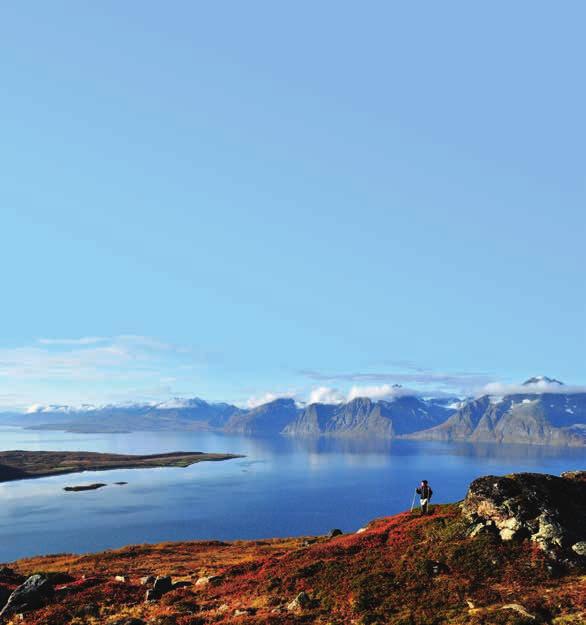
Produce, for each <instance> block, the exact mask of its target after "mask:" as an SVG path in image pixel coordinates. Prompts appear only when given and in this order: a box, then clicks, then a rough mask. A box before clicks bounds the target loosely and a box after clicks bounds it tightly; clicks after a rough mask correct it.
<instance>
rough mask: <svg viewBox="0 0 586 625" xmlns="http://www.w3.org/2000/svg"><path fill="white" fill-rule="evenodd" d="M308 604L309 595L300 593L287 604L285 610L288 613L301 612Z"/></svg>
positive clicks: (309, 602)
mask: <svg viewBox="0 0 586 625" xmlns="http://www.w3.org/2000/svg"><path fill="white" fill-rule="evenodd" d="M310 604H311V599H310V598H309V595H308V594H307V593H306V592H305V591H302V592H300V593H299V594H298V595H297V596H296V597H295V599H293V601H290V602H289V603H288V604H287V610H289V611H290V612H301V611H303V610H305V609H306V608H308V607H309V605H310Z"/></svg>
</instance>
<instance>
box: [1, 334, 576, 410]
mask: <svg viewBox="0 0 586 625" xmlns="http://www.w3.org/2000/svg"><path fill="white" fill-rule="evenodd" d="M387 366H388V368H389V370H381V369H377V370H362V371H360V370H358V371H338V372H330V371H324V370H318V369H301V370H299V369H297V370H295V369H293V370H292V371H291V372H290V373H289V374H288V375H289V376H290V378H291V380H290V383H288V382H287V381H285V382H284V383H280V384H278V385H277V384H275V385H273V386H272V388H271V381H270V379H268V380H266V381H265V382H267V383H268V384H267V385H265V384H263V382H262V381H261V382H260V383H259V381H258V379H256V380H254V382H253V383H252V384H251V383H250V382H249V381H248V380H247V383H246V384H245V383H244V382H242V383H240V382H239V379H240V376H239V374H238V371H237V370H236V371H233V372H231V373H226V372H225V371H222V370H221V368H220V370H219V371H216V370H213V367H212V366H210V365H209V362H208V361H207V360H206V355H205V354H204V353H202V352H200V351H198V350H196V349H194V348H190V347H186V346H181V345H175V344H173V343H170V342H168V341H163V340H160V339H158V338H155V337H150V336H142V335H135V334H121V335H116V336H111V337H108V336H98V335H89V334H88V335H87V336H82V337H76V338H71V337H44V338H39V339H37V340H36V341H34V342H33V343H32V344H31V345H27V346H16V347H4V348H0V410H7V409H17V410H25V409H29V410H32V411H36V410H39V409H42V407H43V406H47V405H50V406H62V407H63V406H66V407H67V406H72V405H75V406H77V407H82V406H84V405H85V406H87V405H90V404H93V405H101V406H103V405H109V404H113V403H124V402H145V403H146V404H152V405H155V404H157V403H160V402H164V401H168V400H169V398H170V397H193V396H202V397H217V398H219V399H221V400H225V401H228V402H231V403H233V404H235V405H238V406H240V407H243V408H256V407H258V406H260V405H263V404H266V403H268V402H271V401H273V400H275V399H278V398H292V399H294V400H295V401H296V402H297V403H298V404H314V403H319V404H332V405H335V404H342V403H345V402H348V401H351V400H353V399H355V398H357V397H366V398H370V399H372V400H375V401H376V400H383V399H384V400H393V399H396V398H399V397H409V396H413V397H442V396H443V397H454V396H458V397H479V396H482V395H491V396H501V395H511V394H516V393H519V394H520V393H523V394H528V393H529V394H530V393H544V392H548V393H572V392H576V393H581V392H586V387H585V386H571V385H562V384H561V383H560V382H559V381H557V380H553V379H550V378H547V377H545V376H541V377H536V378H531V379H529V380H528V381H527V382H525V383H524V384H510V383H506V382H503V381H499V380H498V379H495V376H494V375H489V374H486V373H478V372H469V371H468V372H467V371H459V372H442V371H434V370H431V369H426V368H423V367H418V366H417V365H416V364H414V363H412V362H409V361H401V362H398V361H395V362H389V363H387ZM253 374H254V372H253ZM259 375H260V374H259ZM259 375H257V376H256V377H259ZM61 409H63V410H64V409H65V408H61Z"/></svg>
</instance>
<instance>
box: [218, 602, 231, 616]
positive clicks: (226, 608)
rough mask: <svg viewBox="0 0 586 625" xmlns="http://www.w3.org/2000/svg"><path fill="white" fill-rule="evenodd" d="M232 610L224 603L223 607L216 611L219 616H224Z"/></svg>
mask: <svg viewBox="0 0 586 625" xmlns="http://www.w3.org/2000/svg"><path fill="white" fill-rule="evenodd" d="M229 609H230V606H229V605H228V604H227V603H222V605H221V606H220V607H219V608H218V609H217V610H216V612H217V613H218V614H224V613H225V612H227V611H228V610H229Z"/></svg>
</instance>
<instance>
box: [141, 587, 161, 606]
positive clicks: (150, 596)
mask: <svg viewBox="0 0 586 625" xmlns="http://www.w3.org/2000/svg"><path fill="white" fill-rule="evenodd" d="M160 598H161V595H160V594H159V593H158V592H156V591H155V590H154V588H149V589H148V590H147V591H146V595H145V598H144V600H145V601H146V602H147V603H151V602H152V601H158V600H159V599H160Z"/></svg>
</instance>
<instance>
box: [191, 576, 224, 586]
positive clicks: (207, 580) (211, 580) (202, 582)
mask: <svg viewBox="0 0 586 625" xmlns="http://www.w3.org/2000/svg"><path fill="white" fill-rule="evenodd" d="M221 581H222V576H221V575H207V576H204V577H198V578H197V581H196V582H195V585H196V586H207V585H208V584H219V583H220V582H221Z"/></svg>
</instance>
